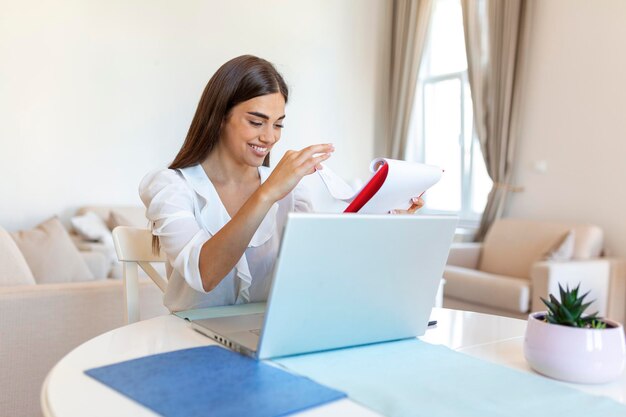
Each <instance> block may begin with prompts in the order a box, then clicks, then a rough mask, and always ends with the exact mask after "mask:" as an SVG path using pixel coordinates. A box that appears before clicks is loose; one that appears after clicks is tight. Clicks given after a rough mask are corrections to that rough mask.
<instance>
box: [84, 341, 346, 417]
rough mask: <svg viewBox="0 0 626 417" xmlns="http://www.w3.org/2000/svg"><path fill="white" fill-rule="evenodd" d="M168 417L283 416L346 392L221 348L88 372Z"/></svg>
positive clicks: (160, 356)
mask: <svg viewBox="0 0 626 417" xmlns="http://www.w3.org/2000/svg"><path fill="white" fill-rule="evenodd" d="M85 373H86V374H87V375H89V376H91V377H92V378H95V379H96V380H98V381H100V382H102V383H103V384H105V385H108V386H109V387H111V388H113V389H114V390H116V391H118V392H119V393H121V394H123V395H125V396H127V397H129V398H131V399H133V400H135V401H136V402H138V403H140V404H142V405H144V406H146V407H148V408H150V409H151V410H153V411H154V412H156V413H158V414H161V415H162V416H165V417H196V416H198V417H200V416H202V417H205V416H209V415H210V416H250V417H261V416H267V417H270V416H283V415H286V414H291V413H294V412H297V411H301V410H305V409H308V408H311V407H314V406H317V405H321V404H324V403H327V402H330V401H334V400H337V399H340V398H344V397H345V394H344V393H342V392H340V391H336V390H334V389H330V388H327V387H325V386H323V385H320V384H318V383H316V382H313V381H311V380H310V379H307V378H304V377H299V376H296V375H293V374H291V373H289V372H286V371H283V370H281V369H278V368H276V367H274V366H271V365H267V364H264V363H261V362H258V361H255V360H253V359H250V358H247V357H245V356H242V355H240V354H238V353H234V352H231V351H229V350H226V349H223V348H221V347H219V346H205V347H199V348H193V349H184V350H177V351H174V352H168V353H162V354H158V355H152V356H146V357H143V358H139V359H134V360H130V361H126V362H121V363H117V364H114V365H108V366H104V367H101V368H94V369H90V370H87V371H85Z"/></svg>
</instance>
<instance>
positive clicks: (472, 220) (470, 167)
mask: <svg viewBox="0 0 626 417" xmlns="http://www.w3.org/2000/svg"><path fill="white" fill-rule="evenodd" d="M424 64H426V65H428V63H427V62H424ZM455 79H456V80H459V85H460V86H461V88H460V97H459V98H460V101H459V103H460V109H459V110H460V115H461V120H460V129H459V130H460V134H459V140H458V144H459V146H460V148H461V149H460V150H461V152H460V154H461V170H460V172H461V210H459V211H453V210H435V209H429V208H428V205H426V206H425V207H424V208H423V209H422V212H423V213H425V214H444V215H458V216H459V226H467V227H477V226H478V224H479V223H480V219H481V217H482V213H477V212H475V211H473V210H472V197H473V191H474V190H473V187H472V184H473V180H474V152H475V151H476V150H475V147H476V146H477V142H478V140H477V137H476V134H475V131H474V128H473V120H470V121H469V123H471V125H472V133H471V138H467V137H466V134H465V131H466V123H467V120H466V116H465V115H466V107H465V106H466V90H467V89H469V80H468V74H467V69H466V70H464V71H457V72H450V73H446V74H439V75H432V76H427V77H423V78H420V79H419V80H418V84H419V85H418V87H417V91H416V92H417V94H418V95H419V100H420V102H421V109H420V110H421V115H420V117H421V120H422V123H421V128H420V138H421V140H419V143H418V144H417V146H419V147H420V148H421V149H419V152H418V154H419V155H421V156H422V159H423V161H425V160H426V140H427V138H426V122H425V121H426V94H425V91H426V86H427V85H428V84H431V85H434V84H436V83H438V82H443V81H449V80H455ZM470 103H471V101H470ZM470 105H471V104H470ZM472 114H473V109H472ZM468 142H469V149H468Z"/></svg>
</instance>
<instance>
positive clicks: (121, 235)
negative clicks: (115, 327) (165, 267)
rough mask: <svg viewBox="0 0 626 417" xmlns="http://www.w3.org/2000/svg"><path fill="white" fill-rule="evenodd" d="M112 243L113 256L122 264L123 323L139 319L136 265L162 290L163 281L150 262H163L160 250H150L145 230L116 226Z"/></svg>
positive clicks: (149, 233)
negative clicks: (115, 255) (155, 252)
mask: <svg viewBox="0 0 626 417" xmlns="http://www.w3.org/2000/svg"><path fill="white" fill-rule="evenodd" d="M113 242H114V243H115V252H117V259H119V261H120V262H122V263H123V266H124V274H123V276H124V301H125V316H126V322H127V323H134V322H136V321H139V278H138V266H139V267H141V269H143V270H144V272H145V273H146V274H147V275H148V276H149V277H150V278H151V279H152V281H154V283H155V284H156V285H157V286H158V287H159V288H160V289H161V291H163V292H165V289H166V288H167V280H166V279H165V278H163V277H162V276H161V275H159V273H158V272H157V271H156V270H155V269H154V267H153V266H152V265H151V264H150V263H151V262H165V256H164V255H163V254H162V253H158V254H154V253H153V252H152V233H151V232H150V230H148V229H140V228H136V227H127V226H119V227H116V228H115V229H113Z"/></svg>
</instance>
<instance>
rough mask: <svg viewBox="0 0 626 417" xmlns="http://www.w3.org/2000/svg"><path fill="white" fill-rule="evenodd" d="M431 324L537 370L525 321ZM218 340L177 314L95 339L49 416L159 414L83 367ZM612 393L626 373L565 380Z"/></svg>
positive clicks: (434, 332)
mask: <svg viewBox="0 0 626 417" xmlns="http://www.w3.org/2000/svg"><path fill="white" fill-rule="evenodd" d="M431 320H437V321H438V324H437V326H436V327H433V328H429V329H428V330H427V331H426V334H425V335H424V336H422V337H420V339H422V340H424V341H427V342H429V343H435V344H443V345H445V346H448V347H450V348H452V349H455V350H457V351H460V352H464V353H466V354H468V355H471V356H474V357H479V358H482V359H485V360H488V361H490V362H494V363H499V364H503V365H506V366H509V367H512V368H517V369H521V370H524V371H527V372H532V371H531V370H530V368H529V367H528V365H527V363H526V361H525V360H524V355H523V351H522V345H523V339H524V331H525V329H526V322H525V321H523V320H517V319H512V318H507V317H500V316H492V315H487V314H480V313H471V312H466V311H458V310H449V309H438V308H435V309H433V313H432V317H431ZM212 344H215V343H214V342H213V341H212V340H211V339H209V338H207V337H205V336H203V335H201V334H199V333H197V332H196V331H194V330H192V329H191V326H190V324H189V323H188V322H187V321H185V320H183V319H180V318H178V317H176V316H173V315H167V316H160V317H156V318H153V319H150V320H144V321H140V322H137V323H134V324H131V325H128V326H124V327H120V328H119V329H115V330H112V331H110V332H107V333H104V334H102V335H100V336H98V337H95V338H94V339H91V340H89V341H87V342H85V343H83V344H82V345H80V346H79V347H77V348H76V349H74V350H73V351H72V352H70V353H69V354H67V355H66V356H65V357H64V358H63V359H61V360H60V361H59V362H58V363H57V364H56V365H55V367H54V368H53V369H52V370H51V371H50V373H49V374H48V376H47V378H46V380H45V382H44V385H43V387H42V392H41V406H42V410H43V413H44V416H46V417H84V416H90V417H105V416H106V417H109V416H118V417H122V416H133V417H154V416H156V414H155V413H153V412H152V411H150V410H149V409H147V408H145V407H143V406H141V405H140V404H138V403H135V402H134V401H132V400H130V399H128V398H127V397H125V396H123V395H121V394H119V393H117V392H115V391H113V390H112V389H109V388H108V387H106V386H104V385H102V384H101V383H99V382H97V381H96V380H94V379H92V378H90V377H88V376H86V375H85V374H84V371H85V370H87V369H90V368H94V367H98V366H104V365H108V364H112V363H116V362H121V361H125V360H129V359H134V358H138V357H142V356H146V355H151V354H156V353H163V352H168V351H173V350H178V349H186V348H192V347H198V346H205V345H212ZM566 385H568V386H571V387H573V388H576V389H580V390H582V391H585V392H588V393H592V394H597V395H605V396H608V397H612V398H614V399H615V400H617V401H620V402H622V403H625V404H626V374H625V375H622V377H621V378H620V379H619V380H617V381H615V382H612V383H609V384H603V385H578V384H566ZM298 415H300V416H376V415H378V414H376V413H374V412H372V411H370V410H368V409H366V408H364V407H363V406H360V405H358V404H356V403H354V402H352V401H350V400H348V399H344V400H340V401H335V402H333V403H329V404H326V405H323V406H320V407H316V408H313V409H310V410H307V411H305V412H302V413H299V414H298Z"/></svg>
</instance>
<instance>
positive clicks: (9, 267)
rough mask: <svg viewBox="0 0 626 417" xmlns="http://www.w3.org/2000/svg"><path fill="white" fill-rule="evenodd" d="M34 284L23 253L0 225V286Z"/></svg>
mask: <svg viewBox="0 0 626 417" xmlns="http://www.w3.org/2000/svg"><path fill="white" fill-rule="evenodd" d="M34 284H36V282H35V278H34V277H33V273H32V272H31V270H30V268H29V267H28V264H27V263H26V259H24V255H22V252H20V249H19V248H18V247H17V245H16V244H15V241H14V240H13V238H12V237H11V235H10V234H9V233H8V232H7V231H6V230H4V229H3V228H2V227H0V286H10V285H34Z"/></svg>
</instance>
